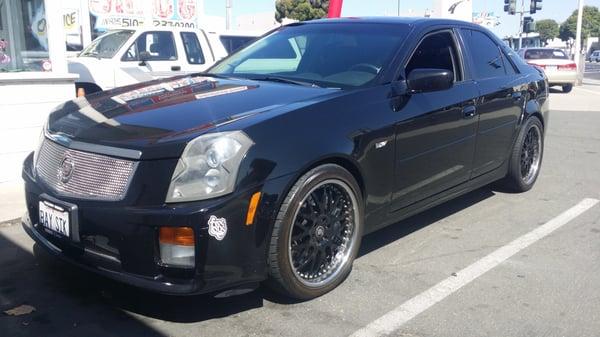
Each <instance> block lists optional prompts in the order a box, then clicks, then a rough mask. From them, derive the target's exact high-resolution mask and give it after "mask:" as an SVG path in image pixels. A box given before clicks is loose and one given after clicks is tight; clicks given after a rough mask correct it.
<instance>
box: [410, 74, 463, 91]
mask: <svg viewBox="0 0 600 337" xmlns="http://www.w3.org/2000/svg"><path fill="white" fill-rule="evenodd" d="M453 82H454V73H453V72H451V71H450V70H447V69H432V68H418V69H414V70H413V71H411V72H410V74H408V78H407V79H406V86H407V87H408V91H409V92H411V93H419V92H431V91H440V90H446V89H450V88H451V87H452V85H453Z"/></svg>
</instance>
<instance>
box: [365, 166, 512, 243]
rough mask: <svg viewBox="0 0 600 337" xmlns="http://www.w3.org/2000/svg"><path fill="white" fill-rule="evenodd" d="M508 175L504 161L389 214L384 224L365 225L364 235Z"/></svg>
mask: <svg viewBox="0 0 600 337" xmlns="http://www.w3.org/2000/svg"><path fill="white" fill-rule="evenodd" d="M507 173H508V160H506V161H505V162H504V163H503V164H502V165H501V166H500V167H498V168H497V169H495V170H493V171H490V172H488V173H485V174H483V175H481V176H478V177H476V178H473V179H472V180H469V181H467V182H465V183H463V184H461V185H458V186H455V187H453V188H450V189H448V190H446V191H443V192H440V193H438V194H436V195H434V196H431V197H429V198H427V199H424V200H422V201H419V202H417V203H415V204H412V205H410V206H407V207H405V208H402V209H399V210H397V211H394V212H392V213H390V214H389V217H388V220H387V221H386V222H382V223H379V224H367V226H366V228H365V234H368V233H372V232H374V231H376V230H379V229H381V228H383V227H387V226H389V225H391V224H395V223H397V222H399V221H402V220H404V219H406V218H409V217H411V216H413V215H415V214H418V213H421V212H423V211H425V210H428V209H430V208H433V207H435V206H438V205H440V204H443V203H444V202H446V201H449V200H452V199H454V198H456V197H458V196H461V195H463V194H466V193H469V192H472V191H474V190H476V189H478V188H480V187H483V186H486V185H489V184H491V183H493V182H494V181H497V180H500V179H502V178H504V177H505V176H506V174H507Z"/></svg>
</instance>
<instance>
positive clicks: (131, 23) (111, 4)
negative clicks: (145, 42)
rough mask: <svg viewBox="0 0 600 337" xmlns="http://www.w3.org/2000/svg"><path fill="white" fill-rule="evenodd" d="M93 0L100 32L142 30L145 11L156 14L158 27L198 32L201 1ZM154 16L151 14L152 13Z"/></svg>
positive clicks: (92, 11)
mask: <svg viewBox="0 0 600 337" xmlns="http://www.w3.org/2000/svg"><path fill="white" fill-rule="evenodd" d="M151 1H152V2H151V3H149V2H150V1H148V2H144V1H141V0H89V8H90V13H91V14H92V15H93V16H95V17H96V22H95V25H94V27H95V28H96V29H114V28H123V27H138V26H143V25H144V24H145V23H146V18H147V17H148V18H149V17H150V16H147V15H146V14H145V10H148V11H150V10H151V11H152V13H151V14H152V15H151V17H152V25H153V26H155V27H184V28H196V27H197V25H198V23H197V18H198V14H197V1H198V0H151ZM149 14H150V13H149Z"/></svg>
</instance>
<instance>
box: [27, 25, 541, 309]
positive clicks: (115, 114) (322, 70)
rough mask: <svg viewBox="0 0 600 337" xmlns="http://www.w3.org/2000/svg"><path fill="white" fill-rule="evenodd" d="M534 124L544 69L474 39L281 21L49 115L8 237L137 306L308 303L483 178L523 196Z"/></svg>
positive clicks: (536, 133) (409, 29) (451, 32)
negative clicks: (255, 295) (214, 53)
mask: <svg viewBox="0 0 600 337" xmlns="http://www.w3.org/2000/svg"><path fill="white" fill-rule="evenodd" d="M298 45H300V46H302V50H301V53H300V57H299V58H298V59H297V58H296V57H297V54H296V52H295V48H296V47H297V46H298ZM263 60H264V61H265V62H262V61H263ZM291 60H295V62H296V63H295V64H291V63H290V62H291ZM259 61H260V62H259ZM253 65H256V66H257V67H258V68H257V70H256V72H252V67H253ZM269 65H271V66H272V69H274V70H272V71H269V68H268V66H269ZM286 67H287V68H286ZM240 69H241V70H240ZM547 122H548V85H547V82H546V79H545V77H544V75H543V72H542V71H540V70H538V69H536V68H534V67H532V66H529V65H527V64H526V63H525V62H523V60H522V59H521V58H519V57H518V56H517V55H516V54H515V53H514V52H513V51H511V50H510V49H509V48H508V47H507V46H505V45H504V44H503V43H502V41H500V40H499V39H498V38H497V37H496V36H495V35H493V34H492V33H490V32H489V31H488V30H486V29H485V28H482V27H480V26H478V25H475V24H471V23H467V22H462V21H451V20H442V19H427V18H406V19H401V18H364V19H362V18H352V19H330V20H318V21H312V22H303V23H297V24H292V25H289V26H284V27H281V28H280V29H278V30H276V31H274V32H273V33H271V34H269V35H267V36H266V37H264V38H261V39H259V40H258V41H256V42H254V43H252V44H251V45H249V46H248V47H246V48H244V49H242V50H241V51H239V52H237V53H234V54H233V55H231V56H229V57H227V58H225V59H223V60H222V61H221V62H219V63H218V64H216V65H215V66H214V67H212V68H210V69H209V70H208V72H206V73H205V74H195V75H188V76H178V77H174V78H170V79H162V80H154V81H151V82H146V83H141V84H136V85H131V86H127V87H122V88H117V89H113V90H109V91H105V92H102V93H96V94H93V95H89V96H86V97H80V98H78V99H76V100H74V101H71V102H66V103H65V104H63V105H62V106H60V107H58V108H57V109H56V110H55V111H54V112H52V114H51V115H50V117H49V119H48V123H47V126H46V128H45V130H44V134H43V136H42V138H41V141H40V145H39V148H38V149H37V151H35V153H33V154H31V155H30V156H29V157H28V158H27V159H26V161H25V163H24V168H23V178H24V180H25V188H26V204H27V209H28V213H27V214H26V215H25V216H24V218H23V227H24V229H25V230H26V231H27V233H28V234H29V235H30V236H31V237H32V238H33V239H34V240H35V241H36V242H37V244H38V245H39V246H41V247H43V248H45V249H46V250H47V251H49V252H50V253H52V254H54V255H56V256H58V257H60V258H62V259H64V260H66V261H69V262H71V263H73V264H76V265H78V266H80V267H82V268H85V269H88V270H91V271H94V272H96V273H99V274H101V275H104V276H107V277H109V278H113V279H116V280H119V281H122V282H126V283H129V284H133V285H135V286H138V287H142V288H147V289H150V290H153V291H157V292H161V293H168V294H197V293H214V294H218V295H221V296H226V295H232V294H239V293H243V292H245V291H249V290H251V289H253V288H254V287H256V285H257V284H258V283H259V282H262V281H266V282H267V284H268V285H269V286H270V287H272V288H273V289H275V290H276V291H279V292H281V293H283V294H285V295H287V296H290V297H294V298H299V299H310V298H314V297H316V296H320V295H323V294H325V293H327V292H328V291H330V290H332V289H334V288H335V287H336V286H338V285H339V284H340V283H341V282H342V281H343V280H344V279H345V278H346V276H347V275H348V274H349V273H350V270H351V268H352V262H353V261H354V259H355V257H356V255H357V252H358V249H359V247H360V243H361V237H362V236H363V235H364V234H366V233H369V232H373V231H375V230H377V229H380V228H382V227H385V226H388V225H391V224H394V223H396V222H398V221H399V220H401V219H404V218H406V217H409V216H411V215H413V214H416V213H418V212H421V211H424V210H426V209H428V208H431V207H433V206H435V205H439V204H441V203H443V202H445V201H447V200H450V199H452V198H454V197H456V196H458V195H461V194H464V193H467V192H469V191H472V190H474V189H476V188H479V187H481V186H484V185H487V184H489V183H491V182H494V181H500V183H501V184H503V185H504V186H506V187H507V188H510V189H512V190H513V191H516V192H524V191H527V190H529V189H530V188H532V186H533V185H534V183H535V182H536V179H537V177H538V174H539V172H540V167H541V163H542V156H543V150H544V134H545V132H544V131H545V125H546V124H547Z"/></svg>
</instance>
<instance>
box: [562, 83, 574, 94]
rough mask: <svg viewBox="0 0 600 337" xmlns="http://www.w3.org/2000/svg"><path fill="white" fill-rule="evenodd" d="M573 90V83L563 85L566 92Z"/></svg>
mask: <svg viewBox="0 0 600 337" xmlns="http://www.w3.org/2000/svg"><path fill="white" fill-rule="evenodd" d="M571 90H573V85H572V84H565V85H563V86H562V91H563V92H564V93H565V94H566V93H569V92H571Z"/></svg>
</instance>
